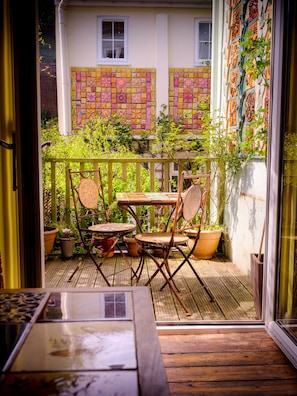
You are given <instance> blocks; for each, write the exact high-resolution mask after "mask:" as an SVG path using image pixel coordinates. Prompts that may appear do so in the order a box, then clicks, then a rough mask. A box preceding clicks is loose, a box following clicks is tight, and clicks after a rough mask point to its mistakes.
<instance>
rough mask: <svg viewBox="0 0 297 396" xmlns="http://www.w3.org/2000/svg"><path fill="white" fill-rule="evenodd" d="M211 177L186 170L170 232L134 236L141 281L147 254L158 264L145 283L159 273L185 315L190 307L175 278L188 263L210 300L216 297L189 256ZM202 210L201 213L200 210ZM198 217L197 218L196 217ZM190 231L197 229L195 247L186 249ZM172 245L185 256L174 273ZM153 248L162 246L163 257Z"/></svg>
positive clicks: (199, 224) (197, 238)
mask: <svg viewBox="0 0 297 396" xmlns="http://www.w3.org/2000/svg"><path fill="white" fill-rule="evenodd" d="M187 179H188V180H190V181H191V186H190V187H189V188H188V189H187V191H186V192H185V193H183V192H182V190H183V183H184V180H187ZM202 179H205V185H204V189H203V191H202V187H201V181H202ZM209 180H210V174H208V173H207V174H197V175H185V174H184V173H183V174H182V175H181V178H180V183H179V188H178V198H177V203H176V207H175V211H174V213H173V224H172V228H171V231H170V232H169V231H167V232H148V233H142V234H137V235H136V236H135V238H136V240H137V242H138V243H139V244H140V249H139V253H140V256H141V259H140V263H141V265H140V270H139V273H138V280H139V278H140V276H141V273H142V269H143V266H144V260H145V257H150V258H151V259H152V260H153V261H154V263H155V264H156V266H157V269H156V271H155V272H154V273H153V275H152V276H151V277H150V278H149V280H148V281H147V282H146V285H148V284H150V283H151V281H152V280H153V279H154V278H155V276H156V275H157V274H158V273H159V272H160V273H161V274H162V275H163V277H164V279H165V283H164V284H163V286H162V287H161V290H162V289H163V288H164V287H165V286H166V285H168V286H169V287H170V289H171V290H172V292H173V293H174V295H175V296H176V298H177V300H178V301H179V303H180V304H181V306H182V307H183V309H184V310H185V312H186V315H190V313H189V311H188V309H187V307H186V306H185V304H184V303H183V302H182V300H181V298H180V296H179V295H178V292H179V289H178V287H177V286H176V284H175V282H174V279H173V277H174V276H175V274H176V273H177V272H178V271H179V270H180V269H181V268H182V266H183V265H184V264H185V263H188V264H189V266H190V268H191V269H192V271H193V273H194V275H195V276H196V278H197V279H198V281H199V283H200V284H201V286H203V287H204V288H205V290H206V292H207V293H208V295H209V297H210V299H211V301H214V297H213V295H212V294H211V292H210V291H209V289H208V288H207V286H206V284H205V283H204V282H203V280H202V279H201V278H200V276H199V275H198V273H197V271H196V270H195V268H194V267H193V265H192V263H191V261H190V257H191V255H192V252H193V251H194V249H195V246H196V244H197V243H198V240H199V235H200V228H201V225H202V222H203V219H204V215H205V206H206V200H207V196H208V190H209ZM199 212H200V213H199ZM197 216H198V220H197V221H195V220H196V217H197ZM187 230H191V231H192V232H193V230H196V231H197V233H196V239H195V242H194V244H193V245H194V246H193V247H192V248H191V249H190V250H189V249H185V247H186V245H187V242H188V239H189V237H188V235H187V233H186V232H187ZM172 248H175V249H176V250H177V251H179V252H180V253H181V255H182V257H183V259H182V262H181V264H180V265H179V266H178V268H177V269H176V270H175V271H174V272H173V273H171V270H170V264H169V255H170V251H171V250H172ZM153 249H162V251H163V256H162V258H161V260H158V259H157V258H156V257H155V256H154V255H153Z"/></svg>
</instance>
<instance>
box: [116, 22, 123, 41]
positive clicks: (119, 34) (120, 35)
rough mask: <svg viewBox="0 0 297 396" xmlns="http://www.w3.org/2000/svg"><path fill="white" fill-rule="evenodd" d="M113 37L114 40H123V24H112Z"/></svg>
mask: <svg viewBox="0 0 297 396" xmlns="http://www.w3.org/2000/svg"><path fill="white" fill-rule="evenodd" d="M114 37H115V39H117V40H118V39H120V38H122V39H124V22H115V23H114Z"/></svg>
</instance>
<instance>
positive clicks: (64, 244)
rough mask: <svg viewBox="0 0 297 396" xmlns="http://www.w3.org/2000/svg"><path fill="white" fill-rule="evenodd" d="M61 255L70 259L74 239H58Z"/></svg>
mask: <svg viewBox="0 0 297 396" xmlns="http://www.w3.org/2000/svg"><path fill="white" fill-rule="evenodd" d="M60 247H61V253H62V256H63V257H64V258H71V257H72V256H73V250H74V247H75V238H61V237H60Z"/></svg>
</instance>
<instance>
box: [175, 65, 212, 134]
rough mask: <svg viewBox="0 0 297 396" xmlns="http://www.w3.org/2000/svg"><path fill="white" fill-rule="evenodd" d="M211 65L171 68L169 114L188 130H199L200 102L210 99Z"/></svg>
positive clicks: (195, 131)
mask: <svg viewBox="0 0 297 396" xmlns="http://www.w3.org/2000/svg"><path fill="white" fill-rule="evenodd" d="M210 77H211V72H210V67H209V66H203V67H197V68H194V69H190V68H187V69H170V73H169V114H170V117H171V118H172V119H173V120H178V121H181V122H182V124H183V125H184V128H185V129H186V130H187V131H193V132H194V133H197V132H199V129H200V128H201V120H200V117H199V113H200V112H199V102H200V101H206V102H208V101H209V96H210Z"/></svg>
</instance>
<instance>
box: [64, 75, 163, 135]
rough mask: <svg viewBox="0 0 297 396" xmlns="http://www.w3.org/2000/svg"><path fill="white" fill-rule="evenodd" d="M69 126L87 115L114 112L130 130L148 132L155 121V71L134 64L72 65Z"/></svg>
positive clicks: (82, 123) (77, 126)
mask: <svg viewBox="0 0 297 396" xmlns="http://www.w3.org/2000/svg"><path fill="white" fill-rule="evenodd" d="M71 75H72V128H73V129H74V130H77V129H80V128H83V127H84V126H85V124H86V122H87V120H88V119H89V118H94V117H107V116H109V115H113V114H118V115H119V116H120V117H121V118H123V119H125V120H126V121H127V122H128V123H129V124H131V127H132V132H133V133H134V134H140V133H141V132H147V133H150V132H151V131H152V130H153V128H154V125H155V117H156V114H155V108H156V71H155V69H134V68H115V67H104V68H76V67H74V68H72V69H71Z"/></svg>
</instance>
